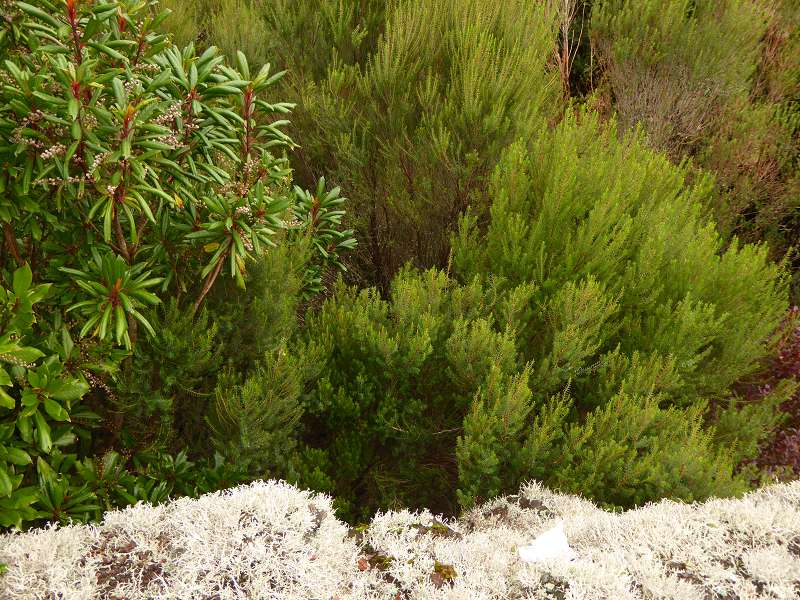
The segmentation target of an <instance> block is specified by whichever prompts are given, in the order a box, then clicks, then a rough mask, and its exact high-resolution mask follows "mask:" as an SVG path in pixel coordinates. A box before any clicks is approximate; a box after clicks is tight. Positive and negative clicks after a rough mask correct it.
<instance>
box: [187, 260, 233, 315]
mask: <svg viewBox="0 0 800 600" xmlns="http://www.w3.org/2000/svg"><path fill="white" fill-rule="evenodd" d="M227 257H228V253H227V252H225V253H223V254H222V256H220V257H219V261H218V262H217V266H216V267H214V270H213V271H212V272H211V273H209V274H208V277H206V282H205V284H203V290H202V291H201V292H200V296H198V298H197V300H196V301H195V303H194V308H193V309H192V313H196V312H197V309H198V308H200V305H201V304H202V303H203V300H204V299H205V297H206V295H207V294H208V292H209V291H210V290H211V287H212V286H213V285H214V282H215V281H216V280H217V277H219V272H220V271H221V270H222V264H223V263H224V262H225V259H226V258H227Z"/></svg>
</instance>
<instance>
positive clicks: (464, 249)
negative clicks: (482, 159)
mask: <svg viewBox="0 0 800 600" xmlns="http://www.w3.org/2000/svg"><path fill="white" fill-rule="evenodd" d="M689 175H690V171H689V168H688V167H687V166H679V167H673V166H671V165H670V164H669V162H668V161H667V159H666V158H665V157H663V156H660V155H658V154H656V153H653V152H650V151H648V150H646V148H645V147H644V145H643V143H642V140H641V137H640V136H638V135H629V136H626V137H624V138H623V139H622V140H620V139H619V138H618V134H617V132H616V130H615V128H614V127H609V128H604V127H602V126H600V125H599V124H598V118H597V116H595V115H593V114H591V113H579V114H576V115H569V116H568V117H567V118H566V119H565V121H564V122H563V123H562V124H561V125H559V126H558V127H557V128H556V129H555V130H554V131H553V132H550V133H543V134H542V135H540V136H538V137H537V138H536V139H535V140H534V141H533V142H532V143H531V144H530V147H529V148H525V147H523V146H518V147H516V148H515V149H513V150H512V151H510V152H509V153H508V154H507V156H506V157H505V159H504V161H503V162H502V164H501V166H500V167H499V168H498V170H497V172H496V174H495V179H494V181H493V185H492V193H493V197H494V199H495V200H494V204H493V206H492V214H491V223H490V225H489V227H488V229H487V230H486V231H485V233H482V232H481V231H480V230H479V229H478V228H477V227H476V226H475V220H474V219H473V218H472V217H467V218H465V219H464V220H463V222H462V228H461V232H460V234H459V238H458V241H457V243H456V249H455V253H454V265H455V268H456V270H457V272H460V273H463V274H464V275H465V276H467V277H468V278H470V277H474V276H480V277H482V278H489V277H495V278H502V279H504V280H505V281H506V282H507V285H509V286H518V285H520V284H522V283H528V284H530V285H532V286H534V287H535V291H534V292H533V293H532V295H531V298H530V301H529V304H528V307H527V310H526V311H525V312H524V319H522V320H521V321H519V322H518V323H517V327H516V328H517V330H518V340H519V347H520V350H521V352H522V354H523V356H524V358H525V359H526V360H529V361H532V362H533V365H534V367H533V375H532V378H531V383H530V385H531V389H532V390H533V391H534V393H536V394H543V395H545V396H549V395H552V394H557V393H560V392H563V390H565V389H569V390H570V394H571V396H572V397H573V398H574V399H575V400H574V408H573V415H572V418H575V417H580V420H583V419H586V422H585V424H584V425H583V426H582V427H583V428H584V433H585V434H586V435H588V432H589V431H591V430H592V429H594V430H595V431H597V429H598V427H599V425H597V424H594V423H595V420H597V419H602V420H607V419H609V418H610V417H609V416H607V415H606V411H608V410H609V406H610V405H614V404H616V405H618V406H619V408H618V410H619V411H620V412H619V414H623V413H624V412H625V411H629V413H628V416H627V417H626V420H627V421H629V422H630V423H632V422H637V421H640V419H643V420H642V421H640V422H641V423H642V424H643V427H645V429H643V430H641V431H645V430H649V431H650V434H648V435H650V436H655V438H652V439H650V440H649V441H647V442H645V443H644V446H643V448H649V449H650V450H652V451H653V452H656V448H657V447H658V445H660V444H661V443H662V442H657V441H656V439H658V437H659V436H662V435H668V436H675V437H674V438H673V440H672V441H671V442H669V444H672V446H671V447H672V451H675V452H678V451H679V450H680V448H681V447H685V448H689V447H694V448H695V450H693V452H694V453H696V455H697V457H698V458H697V459H696V460H695V461H694V463H693V466H692V467H691V468H698V465H700V464H702V462H701V459H700V458H699V457H700V456H702V457H704V458H702V461H709V462H708V464H707V465H706V466H705V467H703V471H704V472H705V475H704V476H702V477H696V478H695V484H693V485H691V486H688V487H684V488H683V489H684V490H685V492H681V493H680V494H679V497H684V498H696V497H697V496H702V495H705V494H709V493H727V492H729V491H731V490H733V489H736V485H734V484H733V482H732V480H731V476H732V471H731V470H732V468H733V467H734V466H735V465H736V464H737V463H738V461H739V460H740V459H741V458H743V454H748V453H749V454H752V453H753V452H755V450H756V447H757V445H758V442H759V441H760V440H763V439H764V438H765V437H766V435H767V434H768V432H769V430H770V427H771V423H774V420H775V418H776V417H775V415H774V410H775V407H776V405H777V404H778V403H779V402H780V401H781V400H783V399H785V398H786V397H787V394H790V393H791V386H790V385H786V384H782V385H780V386H778V388H777V389H776V390H775V391H774V393H773V394H771V395H770V397H769V398H768V399H766V400H765V401H764V402H763V403H760V404H759V405H757V406H742V404H743V403H742V400H741V399H739V398H737V397H736V396H735V394H734V393H733V389H734V385H735V384H736V382H737V381H739V380H740V379H742V378H743V377H745V376H747V375H749V374H752V373H753V372H754V371H756V370H757V369H758V368H759V363H760V361H761V359H762V358H763V357H764V356H765V355H766V353H767V352H768V351H769V344H770V340H771V339H772V338H773V334H774V332H775V331H776V329H777V326H778V324H779V323H780V321H781V317H782V314H783V312H784V311H785V309H786V304H787V302H786V298H787V296H786V294H787V278H786V275H785V273H784V272H783V271H782V270H781V268H780V267H779V266H778V265H775V264H772V263H770V262H769V261H768V258H767V248H766V247H764V246H741V245H739V244H738V243H737V242H736V240H734V241H733V242H732V243H731V244H730V245H729V246H728V247H727V248H726V247H725V245H724V243H723V240H722V239H721V238H720V236H719V235H718V234H717V232H716V231H715V228H714V226H713V225H712V224H711V223H709V221H708V217H707V216H706V213H705V212H704V209H703V206H707V205H708V202H709V197H710V196H711V195H712V194H713V181H712V180H711V179H709V178H697V177H695V178H694V180H693V181H692V182H691V184H690V183H689V181H690V177H689ZM630 411H633V413H631V412H630ZM674 411H678V414H680V418H678V416H676V414H674ZM637 413H639V416H635V415H636V414H637ZM648 414H649V415H650V416H646V415H648ZM703 415H705V418H706V419H707V422H708V424H709V426H710V427H711V428H710V429H708V430H707V432H705V433H704V432H702V430H699V429H697V427H700V424H701V420H700V417H701V416H703ZM676 419H677V421H675V423H676V425H671V426H666V425H658V423H659V422H660V421H662V420H666V421H664V422H668V421H671V420H676ZM681 419H682V420H683V422H684V424H685V425H686V426H687V427H688V429H685V430H683V431H684V433H679V432H680V431H681V428H679V427H677V422H679V421H681ZM647 423H650V424H649V425H646V424H647ZM752 423H759V425H760V426H759V427H751V426H750V424H752ZM570 427H576V425H571V426H570ZM665 428H666V430H667V431H669V432H670V433H668V434H667V433H665V431H664V429H665ZM571 435H573V434H572V433H571V434H570V436H571ZM607 435H613V436H614V437H617V436H620V435H621V436H622V437H621V438H617V439H618V440H619V441H620V443H622V444H623V445H625V444H630V443H631V437H633V438H636V437H638V435H640V434H635V435H632V434H631V432H629V431H621V432H620V433H613V430H609V433H608V434H607ZM570 436H567V438H565V439H567V440H569V441H568V444H567V448H572V449H571V450H570V451H569V454H567V453H565V450H564V449H563V448H561V449H559V452H560V453H561V458H562V460H563V459H564V457H565V456H566V457H570V456H572V457H576V456H580V454H579V453H578V454H573V453H575V452H576V450H575V448H576V447H580V446H582V445H585V444H586V443H589V444H590V445H593V446H597V445H601V444H605V443H606V440H605V435H597V436H595V437H593V438H591V439H588V440H582V439H581V438H580V436H578V437H574V438H571V437H570ZM709 436H710V437H709ZM554 439H555V440H557V439H558V436H555V438H554ZM623 440H624V441H623ZM709 440H711V441H709ZM709 443H711V444H712V447H713V444H716V445H717V447H718V448H724V452H722V454H720V455H718V454H716V451H713V450H711V449H710V447H709V449H704V448H705V447H706V446H707V445H708V444H709ZM667 448H669V446H667ZM597 451H599V448H596V449H595V450H593V451H591V452H590V453H589V454H588V455H587V460H588V457H590V456H593V455H596V456H599V454H596V452H597ZM672 451H670V450H667V449H665V450H664V452H665V455H664V456H663V457H662V458H661V459H659V460H660V462H659V461H658V460H657V461H656V462H655V463H654V464H658V465H661V466H660V467H658V468H657V469H656V468H653V469H649V470H648V472H649V473H650V475H651V476H652V474H653V473H654V472H659V471H663V469H666V472H663V473H662V475H661V476H659V477H658V483H656V484H654V485H655V487H653V488H651V491H650V492H649V493H650V494H656V495H657V494H658V493H663V494H667V493H670V494H671V493H673V492H675V490H678V489H680V487H681V486H685V485H686V478H684V472H688V470H689V469H690V466H689V465H688V463H686V462H685V460H686V456H687V455H685V454H684V453H683V451H681V452H680V454H681V456H682V457H683V458H682V459H681V460H680V461H677V462H675V463H673V461H672V459H671V458H668V456H669V454H670V453H671V452H672ZM659 452H660V451H659ZM712 457H716V458H712ZM531 460H532V462H531V464H533V465H535V464H538V465H540V466H541V462H540V461H538V460H534V459H531ZM573 460H574V458H573ZM630 460H631V461H633V462H634V464H635V461H636V460H645V456H644V455H643V454H642V453H641V452H640V453H639V456H638V458H636V457H635V456H633V457H631V458H630ZM589 462H591V464H592V466H591V468H593V469H594V468H597V469H615V468H616V467H613V466H611V465H613V462H612V461H609V460H607V459H604V460H598V461H596V464H595V460H594V459H591V461H589ZM623 462H625V461H623ZM678 463H679V464H678ZM587 464H588V463H587ZM628 464H629V465H630V466H632V465H631V463H630V462H629V463H628ZM561 468H565V467H563V466H562V467H561ZM561 468H560V469H561ZM560 469H557V471H560ZM536 472H537V473H538V472H541V471H539V470H538V469H537V470H536ZM722 473H726V475H723V474H722ZM542 476H544V477H545V478H550V477H553V478H555V479H556V480H559V477H560V475H558V474H557V472H552V473H549V474H548V473H546V472H542ZM618 476H619V477H622V476H623V473H621V472H618ZM625 477H626V478H625V481H626V483H627V485H632V484H633V479H632V476H631V473H630V472H628V473H626V474H625ZM565 479H567V480H568V479H571V477H566V478H565ZM709 481H714V482H716V483H715V486H716V490H717V491H716V492H714V491H713V490H714V489H715V488H714V487H713V486H709V484H708V482H709ZM725 481H728V483H724V482H725ZM640 483H642V482H640ZM560 484H561V485H565V486H567V483H566V481H564V480H560ZM650 484H653V482H652V481H650ZM572 485H573V486H575V487H574V488H573V489H575V490H576V491H577V490H580V489H582V487H581V486H584V485H586V486H589V485H590V483H588V480H586V479H584V478H581V477H575V479H574V480H573V481H572ZM615 485H617V486H618V488H617V489H616V490H614V491H613V492H612V491H611V490H612V489H613V487H614V486H613V485H612V484H611V483H610V481H609V480H608V478H607V479H606V483H605V484H603V486H602V487H605V489H607V490H608V491H607V492H606V493H607V494H609V496H614V497H616V498H617V499H619V498H620V496H621V495H622V494H624V493H625V492H624V486H622V479H618V480H616V481H615ZM739 485H740V484H739ZM726 486H727V487H726ZM567 487H568V486H567ZM602 487H601V488H598V490H599V489H602ZM644 489H647V487H646V486H644V485H643V484H642V485H638V484H637V485H632V490H636V492H635V493H634V495H633V496H632V497H631V498H629V501H628V502H619V504H622V505H625V504H627V503H629V502H630V501H631V500H633V499H635V500H636V501H641V500H642V497H641V496H638V494H641V493H643V492H642V490H644ZM592 493H593V495H595V496H599V497H600V498H601V499H602V495H600V494H598V493H597V492H592Z"/></svg>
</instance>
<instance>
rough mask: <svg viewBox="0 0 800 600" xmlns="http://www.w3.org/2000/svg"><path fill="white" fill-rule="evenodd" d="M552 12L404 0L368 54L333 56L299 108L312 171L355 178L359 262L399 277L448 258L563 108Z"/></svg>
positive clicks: (531, 6)
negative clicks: (538, 131) (543, 126)
mask: <svg viewBox="0 0 800 600" xmlns="http://www.w3.org/2000/svg"><path fill="white" fill-rule="evenodd" d="M554 36H555V32H554V23H553V18H552V16H551V15H550V14H549V13H548V12H547V11H546V10H545V7H544V6H543V5H542V4H539V3H535V2H522V1H519V2H518V1H516V0H514V1H513V2H504V3H492V2H479V1H477V0H445V1H438V0H437V1H432V0H425V1H420V2H403V3H398V4H396V5H394V6H393V7H392V9H391V10H390V11H389V12H388V14H387V17H386V28H385V33H384V35H383V36H382V37H381V38H380V40H379V42H378V45H377V48H376V49H375V51H374V53H373V54H372V55H371V56H370V58H369V60H368V61H367V62H366V64H364V65H363V66H358V65H349V64H342V63H338V62H333V63H331V65H330V67H329V69H328V71H327V73H326V77H325V78H324V79H323V80H321V81H319V82H318V83H317V84H315V85H313V86H308V87H307V88H306V89H305V90H303V92H302V95H301V96H300V98H299V100H298V102H299V104H298V110H297V113H296V118H295V120H294V130H293V131H294V132H295V136H296V138H297V140H298V142H299V143H300V145H301V148H300V149H299V150H298V153H297V160H296V161H295V164H296V166H297V170H298V176H299V177H301V178H304V180H313V178H315V177H317V176H319V175H321V174H325V175H326V177H328V178H329V179H330V180H331V181H335V182H336V183H337V184H338V185H341V186H342V187H344V188H345V189H346V190H347V192H348V196H349V197H350V198H351V205H350V206H351V214H352V215H353V219H354V224H355V226H356V228H357V230H358V231H359V233H360V234H361V236H362V239H363V241H364V243H363V244H362V245H361V248H362V250H361V251H360V252H359V253H357V254H356V261H355V262H356V266H357V267H358V268H359V269H360V274H361V275H362V276H363V277H364V279H365V280H366V281H369V282H376V283H378V284H379V285H380V287H381V288H382V289H384V290H385V289H386V288H387V287H388V282H389V281H390V280H391V277H392V274H393V273H395V272H396V271H397V270H398V268H399V267H400V266H402V265H403V264H404V263H405V262H406V261H409V260H411V261H412V262H413V263H414V264H415V265H416V266H419V267H429V266H433V265H438V266H440V267H441V266H444V265H445V263H446V261H447V255H448V252H449V236H450V233H451V231H452V230H453V228H454V226H455V223H456V221H457V217H458V215H459V214H460V212H461V211H463V210H464V209H465V208H466V207H467V206H470V205H474V206H475V207H476V209H479V208H481V207H484V208H485V207H486V205H487V201H486V195H485V191H486V179H487V176H488V175H489V173H490V172H491V170H492V167H493V166H494V164H495V161H496V159H497V157H498V155H499V154H500V153H501V152H502V149H503V148H504V147H505V146H506V145H507V144H508V143H510V142H511V141H513V140H514V139H516V138H517V137H518V136H523V135H527V134H529V133H530V131H531V127H532V126H533V125H538V123H539V122H540V120H541V119H542V118H543V115H553V114H554V113H556V110H554V109H557V108H558V102H557V100H558V97H559V90H558V83H557V75H556V74H555V73H554V72H552V70H551V69H550V68H549V67H548V65H547V63H548V57H549V56H550V51H551V48H552V45H553V40H554Z"/></svg>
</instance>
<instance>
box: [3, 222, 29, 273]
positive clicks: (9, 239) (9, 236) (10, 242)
mask: <svg viewBox="0 0 800 600" xmlns="http://www.w3.org/2000/svg"><path fill="white" fill-rule="evenodd" d="M3 237H4V238H5V241H6V248H8V251H9V252H10V253H11V255H12V256H13V257H14V260H16V261H17V264H18V265H19V266H22V265H24V264H25V261H24V260H23V258H22V255H21V254H20V253H19V246H18V245H17V236H16V235H14V230H13V229H12V227H11V223H3Z"/></svg>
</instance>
